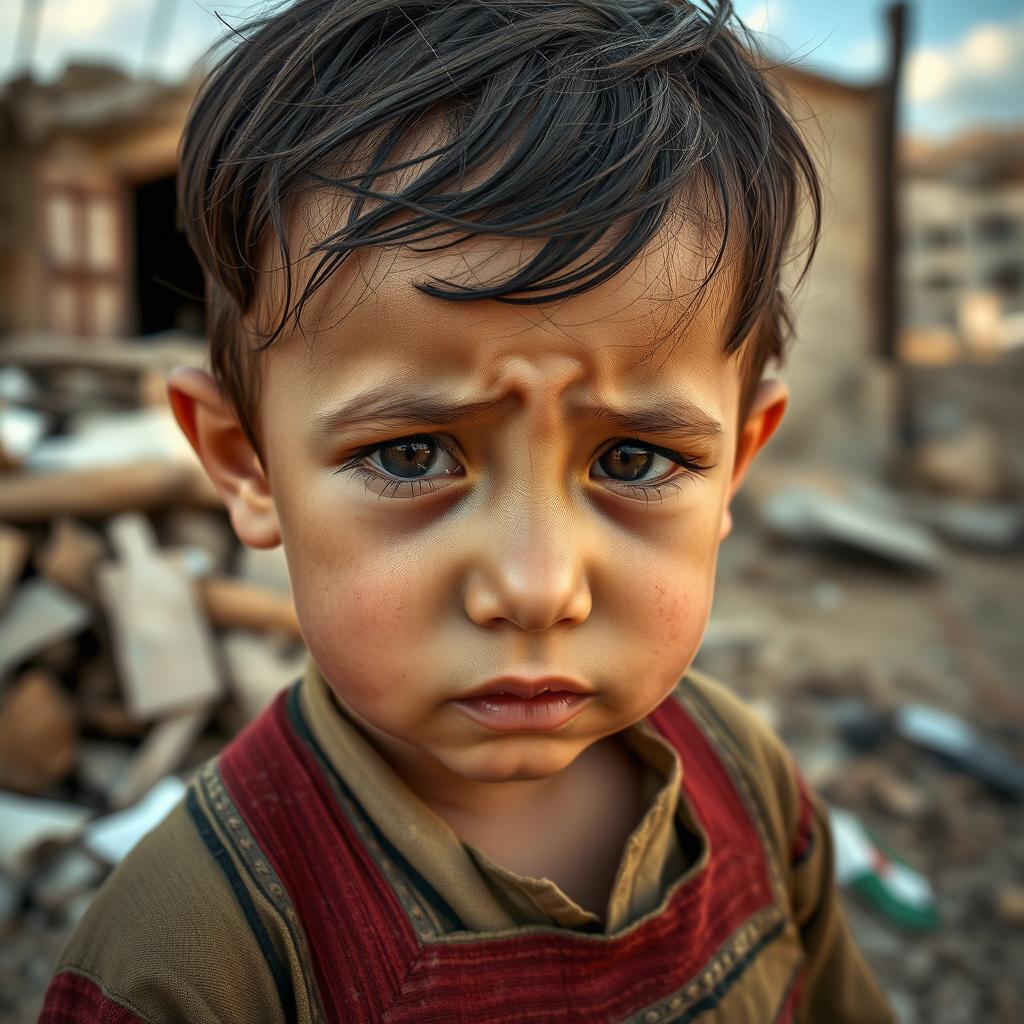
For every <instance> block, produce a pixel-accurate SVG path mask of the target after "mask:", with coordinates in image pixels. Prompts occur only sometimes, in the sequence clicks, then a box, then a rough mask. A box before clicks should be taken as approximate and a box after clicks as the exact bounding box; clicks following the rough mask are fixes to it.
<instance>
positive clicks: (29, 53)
mask: <svg viewBox="0 0 1024 1024" xmlns="http://www.w3.org/2000/svg"><path fill="white" fill-rule="evenodd" d="M43 2H44V0H22V3H21V18H20V19H19V21H18V34H17V36H16V37H15V43H14V70H13V73H12V74H11V77H12V78H16V77H17V76H18V75H19V74H20V73H21V72H23V71H31V70H32V59H33V58H34V57H35V52H36V40H37V39H38V38H39V22H40V21H41V20H42V13H43Z"/></svg>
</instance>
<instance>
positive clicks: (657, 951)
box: [190, 681, 803, 1024]
mask: <svg viewBox="0 0 1024 1024" xmlns="http://www.w3.org/2000/svg"><path fill="white" fill-rule="evenodd" d="M688 685H689V684H688V683H686V682H685V681H684V683H683V684H682V686H681V687H680V689H679V690H678V691H677V693H678V694H680V695H681V696H682V699H680V697H677V696H675V695H673V696H672V697H669V698H668V699H667V700H666V701H665V702H664V703H663V704H662V705H661V706H660V707H659V708H657V710H656V711H654V712H653V713H652V714H651V715H650V716H649V717H648V719H647V722H648V723H649V724H650V725H652V726H653V727H654V728H655V729H656V730H657V731H658V732H659V733H661V735H662V736H664V737H665V739H666V740H667V741H668V742H669V743H670V744H672V745H673V746H674V747H675V748H676V750H678V752H679V754H680V757H681V759H682V762H683V764H684V766H685V768H684V773H683V791H684V792H685V794H686V797H687V798H688V800H689V803H690V808H691V809H692V811H693V814H694V816H695V818H696V820H697V821H698V822H699V823H700V825H701V826H702V828H703V830H704V832H705V835H706V838H707V849H706V851H705V853H706V859H705V861H704V863H703V865H702V866H700V867H698V868H697V869H696V870H692V871H690V872H689V877H687V878H686V880H685V882H684V883H683V884H676V885H675V886H674V888H673V889H672V890H670V897H669V900H668V904H667V906H666V907H665V908H664V909H663V910H662V912H661V913H658V914H654V915H648V916H647V917H646V918H644V919H642V920H641V921H639V922H637V923H635V924H634V925H632V926H630V927H629V928H627V929H625V930H624V931H622V932H620V933H618V934H617V935H615V936H607V935H604V934H600V933H587V932H583V931H576V930H570V929H565V928H557V927H550V928H548V927H541V926H537V927H534V926H528V927H523V928H520V929H517V930H516V931H513V932H508V933H495V934H491V935H484V936H483V937H480V936H479V934H478V933H473V932H469V931H466V930H465V929H464V928H462V926H461V922H459V921H458V919H457V917H456V916H455V914H454V912H453V911H452V910H451V908H450V907H448V906H447V904H445V903H444V901H443V900H442V899H441V897H440V896H439V895H438V894H437V893H436V891H435V890H433V888H432V887H431V886H430V885H429V884H428V883H427V882H426V881H425V880H424V879H423V878H422V877H421V876H420V875H419V874H418V872H416V870H415V867H414V866H413V865H410V864H408V862H406V861H405V860H404V858H402V856H401V854H400V853H399V852H398V851H397V850H396V849H395V848H394V847H392V846H391V844H390V843H388V841H387V839H386V838H385V837H384V836H383V834H382V833H380V832H379V831H378V830H376V828H375V826H374V825H373V823H372V821H371V820H370V819H369V816H368V815H365V814H364V813H363V812H362V811H361V810H360V809H359V808H358V806H357V805H355V804H354V797H353V796H352V794H351V791H350V790H348V787H347V786H346V785H345V784H344V781H343V780H342V779H341V778H340V777H339V776H338V775H337V774H336V773H335V772H334V771H333V769H332V768H331V767H330V765H329V763H328V762H327V760H326V758H325V756H324V755H323V753H322V752H321V751H320V749H319V747H318V746H317V744H316V741H315V739H314V738H313V736H312V734H311V733H310V731H309V729H308V727H307V725H306V723H305V721H304V720H303V718H302V713H301V710H300V707H299V702H298V700H297V696H298V688H297V687H292V688H291V689H290V690H288V691H286V692H285V693H282V694H281V695H279V697H278V698H277V699H276V700H275V702H274V704H273V705H272V707H271V708H270V709H268V711H267V713H265V714H263V715H262V716H260V718H259V719H257V720H256V721H255V722H253V723H252V724H251V725H250V726H249V727H248V728H247V729H246V730H245V731H244V732H242V733H241V734H240V735H239V736H238V737H237V738H236V739H235V740H234V741H233V742H232V743H231V744H229V745H228V746H227V747H226V748H225V749H224V750H223V751H222V753H221V755H220V757H219V759H218V762H217V765H216V766H215V765H213V764H211V765H208V766H207V767H206V768H205V769H204V770H203V771H202V772H201V773H200V774H199V776H198V777H197V783H196V784H197V786H198V787H199V790H200V792H201V795H202V801H201V803H200V801H199V800H196V799H195V798H192V799H191V800H190V809H191V810H192V813H193V817H194V818H195V820H196V823H197V826H198V827H199V828H200V831H201V832H204V829H205V832H204V838H206V839H207V843H208V845H209V846H210V848H211V850H212V851H213V852H214V854H215V855H216V856H217V859H218V862H219V863H220V864H221V867H222V868H223V869H224V870H225V872H226V873H227V874H228V876H229V880H231V881H232V884H233V886H234V888H235V891H236V894H238V895H239V899H240V902H242V903H243V909H245V904H246V901H248V903H249V904H250V906H249V908H248V909H247V914H249V916H250V922H251V923H252V924H253V926H254V930H255V931H256V934H257V938H258V939H260V941H261V944H262V945H263V947H264V951H265V952H266V953H267V956H268V962H269V963H270V966H271V969H272V970H273V971H274V973H275V977H276V978H277V979H278V989H279V993H280V994H281V999H282V1002H283V1004H284V1006H285V1010H286V1014H287V1011H288V1006H289V1003H291V1005H293V1006H294V999H295V990H294V986H296V985H302V986H303V987H304V988H305V989H306V992H307V995H308V997H309V998H310V1000H311V1002H312V1003H313V1005H314V1006H317V1005H318V1006H319V1008H320V1010H321V1011H322V1014H323V1019H324V1020H325V1021H327V1022H332V1024H333V1022H338V1024H341V1022H346V1024H370V1022H374V1024H377V1022H381V1021H387V1022H389V1024H406V1022H407V1024H460V1022H467V1024H468V1022H473V1024H480V1022H487V1024H501V1022H508V1024H523V1022H536V1024H542V1022H543V1024H554V1022H563V1021H564V1022H568V1021H576V1022H580V1024H597V1022H609V1024H611V1022H616V1024H617V1022H624V1021H637V1022H643V1024H656V1022H663V1021H664V1022H667V1021H691V1020H695V1019H700V1020H702V1021H703V1020H708V1019H719V1020H728V1021H729V1022H730V1024H741V1022H745V1021H749V1022H751V1024H754V1022H756V1024H765V1022H769V1021H787V1020H790V1019H791V1013H792V1005H793V1003H794V1001H795V998H796V990H797V987H798V986H797V981H798V977H799V972H800V967H801V964H802V960H803V953H802V950H801V947H800V944H799V941H798V936H797V933H796V928H795V926H794V924H793V922H792V920H791V918H790V915H789V909H788V901H787V898H786V895H785V886H784V883H783V882H782V880H781V878H780V875H779V871H778V867H777V861H778V859H779V858H778V856H777V855H775V856H771V855H769V852H768V851H769V850H770V849H771V847H770V844H769V841H768V832H767V830H766V826H765V822H764V821H763V819H762V813H763V812H762V810H761V808H760V806H759V802H758V799H757V798H756V796H755V794H754V793H753V792H752V788H751V785H750V782H749V781H748V780H747V778H746V776H745V775H744V773H743V771H742V769H741V768H740V767H739V765H738V763H737V762H738V760H739V755H738V754H737V752H736V751H735V750H733V749H732V748H731V745H730V743H729V742H728V740H726V739H725V738H724V737H723V736H721V735H719V731H720V730H719V728H718V726H716V724H715V723H714V722H713V721H712V718H711V717H710V715H708V714H706V713H704V712H701V710H700V708H699V707H698V706H697V704H696V702H694V703H693V704H690V703H689V701H687V705H686V706H684V703H683V700H686V697H685V691H686V687H687V686H688ZM698 719H699V721H698ZM203 807H205V808H207V811H204V810H203V809H202V808H203ZM208 815H212V816H214V817H216V819H217V825H218V828H217V829H216V830H214V829H213V828H212V827H211V826H212V823H211V821H210V820H209V817H208ZM217 832H219V833H220V835H221V836H226V837H227V839H226V840H224V841H225V842H227V843H228V844H229V845H231V846H233V847H234V850H233V851H232V853H233V855H234V856H233V857H227V856H223V855H221V854H219V853H218V850H217V845H218V842H219V840H218V839H217V836H216V834H215V833H217ZM222 852H223V851H222ZM237 861H241V862H242V864H243V868H244V870H245V872H246V878H245V880H244V883H243V884H242V885H241V886H240V884H239V883H240V881H241V879H240V878H238V877H235V878H232V872H235V873H236V874H237V872H238V870H239V869H238V867H237ZM253 884H255V885H256V886H257V887H258V889H259V891H260V892H261V893H262V895H263V896H265V897H266V899H267V900H268V901H269V902H270V903H271V905H272V906H273V907H274V910H275V913H276V914H277V915H278V917H279V921H280V922H281V923H283V924H284V926H285V927H287V929H288V933H289V934H290V935H291V938H292V941H293V942H294V944H295V947H296V949H297V950H298V953H299V960H300V961H302V977H301V978H296V977H295V976H294V974H293V972H290V971H289V970H288V969H287V968H286V967H285V965H284V964H285V962H284V960H283V959H282V958H281V957H280V956H279V955H278V954H279V952H280V951H279V950H278V949H277V948H276V946H277V945H278V944H277V943H275V942H273V941H271V940H270V938H269V933H268V932H267V931H266V929H265V927H264V925H262V924H261V923H260V920H259V915H258V914H257V913H256V911H255V906H254V905H253V904H252V900H251V898H250V897H248V896H247V895H246V894H245V892H244V891H243V890H244V889H245V888H247V887H248V886H251V885H253ZM428 908H429V910H431V911H432V912H433V913H432V914H431V913H428V912H426V910H427V909H428ZM250 911H251V913H250ZM264 913H265V911H264ZM431 919H432V920H433V921H434V924H431ZM438 920H440V921H441V922H444V924H443V927H442V928H440V929H439V928H438V927H437V926H436V922H437V921H438ZM261 933H262V934H261ZM766 991H767V992H768V996H767V997H765V994H764V993H765V992H766ZM716 1008H718V1010H719V1013H718V1014H716V1013H715V1012H714V1011H715V1009H716ZM709 1011H710V1012H709ZM719 1014H721V1016H719Z"/></svg>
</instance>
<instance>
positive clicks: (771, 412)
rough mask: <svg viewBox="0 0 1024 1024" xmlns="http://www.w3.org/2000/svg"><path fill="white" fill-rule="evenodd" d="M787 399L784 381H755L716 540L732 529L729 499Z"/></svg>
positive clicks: (784, 409) (774, 425) (730, 500)
mask: <svg viewBox="0 0 1024 1024" xmlns="http://www.w3.org/2000/svg"><path fill="white" fill-rule="evenodd" d="M788 402H789V388H788V387H787V386H786V383H785V381H781V380H778V379H777V378H767V379H765V380H762V381H761V382H760V384H758V387H757V392H756V393H755V395H754V399H753V401H752V402H751V403H750V411H749V412H748V413H747V418H746V420H745V421H744V424H743V426H742V427H741V428H740V436H739V440H738V441H737V442H736V461H735V462H734V463H733V468H732V479H731V480H730V481H729V495H728V497H727V499H726V502H725V507H724V508H723V509H722V529H721V532H720V533H719V536H718V539H719V540H724V539H725V538H726V537H727V536H728V535H729V533H730V531H731V530H732V512H731V511H730V505H731V504H732V499H733V498H734V497H735V496H736V492H737V491H738V490H739V489H740V485H741V484H742V483H743V478H744V477H745V476H746V475H747V470H748V469H749V468H750V464H751V463H752V462H753V461H754V456H755V455H757V453H758V452H759V451H760V450H761V449H762V448H763V447H764V446H765V444H766V443H767V441H768V438H770V437H771V436H772V434H774V433H775V430H776V428H777V427H778V425H779V423H780V422H781V421H782V417H783V414H784V413H785V411H786V405H787V404H788Z"/></svg>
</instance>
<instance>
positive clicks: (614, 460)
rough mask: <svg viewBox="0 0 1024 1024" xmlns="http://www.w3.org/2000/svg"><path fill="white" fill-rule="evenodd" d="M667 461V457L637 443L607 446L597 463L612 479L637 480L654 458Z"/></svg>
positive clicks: (645, 471) (648, 467)
mask: <svg viewBox="0 0 1024 1024" xmlns="http://www.w3.org/2000/svg"><path fill="white" fill-rule="evenodd" d="M659 458H660V459H661V461H662V462H665V463H667V462H668V459H666V458H664V457H663V456H660V455H655V454H654V452H652V451H651V450H650V449H649V448H645V447H643V446H641V445H638V444H629V443H625V444H617V445H616V446H615V447H614V448H609V449H608V451H606V452H605V453H604V455H602V456H601V457H600V458H599V459H598V460H597V464H598V466H600V467H601V469H603V470H604V472H605V474H606V475H607V476H608V477H610V478H611V479H612V480H623V481H627V482H628V481H632V480H639V479H640V478H641V477H642V476H644V475H645V474H646V473H647V471H648V470H649V469H650V467H651V465H652V463H653V462H654V460H655V459H659Z"/></svg>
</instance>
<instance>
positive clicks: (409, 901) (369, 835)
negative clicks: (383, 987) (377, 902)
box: [285, 685, 474, 941]
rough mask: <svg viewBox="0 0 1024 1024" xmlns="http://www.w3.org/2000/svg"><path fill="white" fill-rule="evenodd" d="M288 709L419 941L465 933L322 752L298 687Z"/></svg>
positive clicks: (290, 717)
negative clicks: (303, 708)
mask: <svg viewBox="0 0 1024 1024" xmlns="http://www.w3.org/2000/svg"><path fill="white" fill-rule="evenodd" d="M285 708H286V711H287V715H288V721H289V724H290V725H291V726H292V728H293V729H294V730H295V732H296V734H297V735H298V737H299V739H300V740H301V741H302V742H303V744H304V745H305V746H306V747H307V748H308V749H309V750H310V752H311V753H312V754H313V756H314V757H315V758H316V760H317V763H318V764H319V766H320V771H321V774H322V775H323V777H324V778H325V779H326V780H327V782H328V785H329V786H330V787H331V791H332V792H333V793H334V796H335V798H336V799H337V801H338V804H339V806H340V807H341V809H342V810H343V811H344V813H345V816H346V817H347V818H348V819H349V821H350V822H351V823H352V824H353V825H354V826H355V829H356V831H357V832H358V833H359V837H360V838H361V839H362V841H363V843H364V844H365V845H366V847H367V849H369V851H370V855H371V856H372V857H373V860H374V863H375V864H376V865H377V867H378V868H379V869H380V871H381V873H382V874H383V875H384V876H385V878H386V879H387V881H388V883H389V884H390V886H391V888H392V889H393V890H394V892H395V893H396V895H397V896H398V900H399V902H400V903H401V905H402V909H403V910H404V911H405V914H406V917H407V918H408V919H409V923H410V924H411V925H412V927H413V930H414V931H415V932H416V934H417V935H418V936H419V937H420V939H421V940H423V941H430V940H436V939H438V938H439V937H440V936H442V935H444V934H445V933H446V932H449V931H462V932H465V931H466V926H465V925H464V924H463V922H462V919H461V918H460V917H459V916H458V915H457V914H456V913H455V911H454V910H453V909H452V908H451V907H450V906H449V905H448V903H447V902H446V901H445V900H444V898H443V897H442V896H441V894H440V893H439V892H437V890H436V889H435V888H434V887H433V886H432V885H431V884H430V883H429V882H428V881H427V880H426V879H425V878H424V877H423V876H422V875H421V874H420V873H419V872H418V871H417V870H416V869H415V868H414V867H413V866H412V865H411V864H410V863H409V862H408V861H407V860H406V859H405V857H404V856H403V855H402V853H401V852H400V851H399V850H398V849H397V848H396V847H395V846H394V845H393V844H392V842H391V841H390V840H389V839H388V838H387V836H385V835H384V833H383V832H382V831H381V830H380V829H379V828H378V827H377V825H376V823H375V822H374V821H373V820H372V818H370V816H369V815H368V814H367V813H366V812H365V811H364V810H363V807H362V805H361V804H360V802H359V801H358V800H357V799H356V797H355V794H354V793H353V792H352V790H351V789H350V788H349V786H348V784H347V783H346V782H345V780H344V779H343V778H342V777H341V776H340V775H339V774H338V773H337V771H336V770H335V768H334V766H333V765H332V764H331V762H330V760H329V759H328V758H327V755H326V754H325V753H324V752H323V750H322V749H321V748H320V744H319V743H318V742H317V740H316V737H315V736H314V735H313V733H312V731H311V730H310V728H309V726H308V724H307V723H306V720H305V718H304V717H303V715H302V709H301V707H300V705H299V690H298V685H296V686H295V687H293V688H292V690H291V691H290V692H289V693H288V696H287V698H286V703H285ZM468 934H474V933H468Z"/></svg>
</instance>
